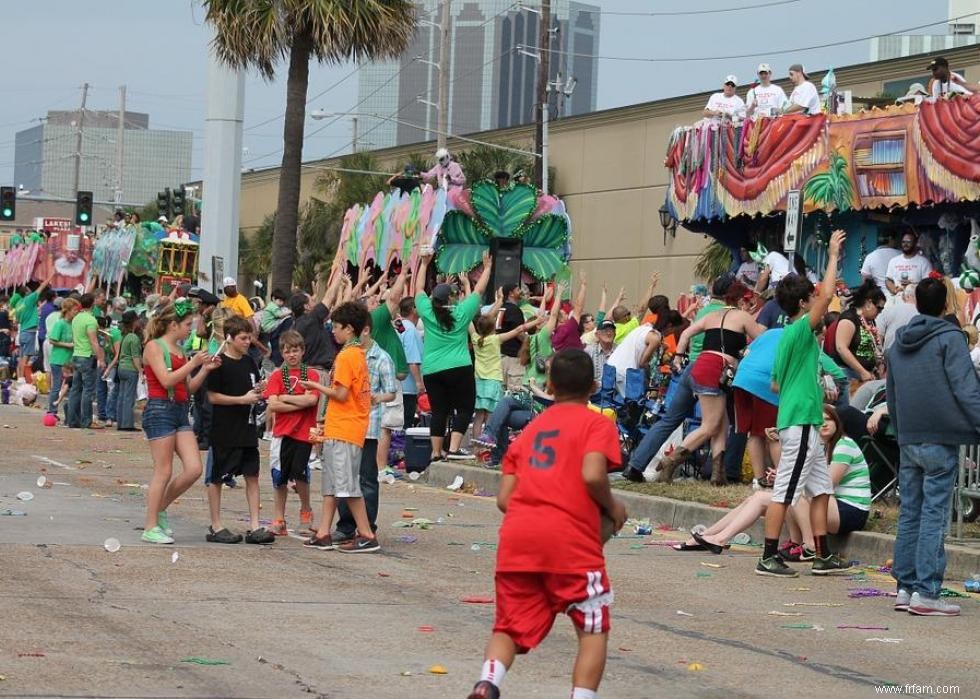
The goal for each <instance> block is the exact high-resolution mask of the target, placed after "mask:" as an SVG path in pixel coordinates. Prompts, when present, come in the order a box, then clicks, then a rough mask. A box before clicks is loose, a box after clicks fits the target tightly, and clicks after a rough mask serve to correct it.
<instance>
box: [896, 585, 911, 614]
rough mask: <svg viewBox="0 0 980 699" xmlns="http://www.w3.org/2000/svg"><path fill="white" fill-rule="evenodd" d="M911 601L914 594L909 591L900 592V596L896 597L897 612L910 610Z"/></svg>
mask: <svg viewBox="0 0 980 699" xmlns="http://www.w3.org/2000/svg"><path fill="white" fill-rule="evenodd" d="M911 599H912V593H910V592H909V591H908V590H899V591H898V596H897V597H895V611H896V612H907V611H908V610H909V600H911Z"/></svg>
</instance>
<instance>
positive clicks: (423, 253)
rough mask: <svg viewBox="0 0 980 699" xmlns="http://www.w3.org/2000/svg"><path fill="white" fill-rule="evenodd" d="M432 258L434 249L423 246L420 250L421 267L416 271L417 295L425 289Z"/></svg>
mask: <svg viewBox="0 0 980 699" xmlns="http://www.w3.org/2000/svg"><path fill="white" fill-rule="evenodd" d="M431 259H432V251H431V250H430V249H429V248H423V249H422V250H420V251H419V268H418V270H416V272H415V296H418V295H419V294H421V293H422V292H423V291H425V279H426V277H428V276H429V275H428V272H429V261H430V260H431Z"/></svg>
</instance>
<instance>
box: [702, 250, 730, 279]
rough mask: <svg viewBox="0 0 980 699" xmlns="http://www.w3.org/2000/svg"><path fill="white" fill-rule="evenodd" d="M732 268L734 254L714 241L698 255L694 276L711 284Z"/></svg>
mask: <svg viewBox="0 0 980 699" xmlns="http://www.w3.org/2000/svg"><path fill="white" fill-rule="evenodd" d="M731 268H732V252H731V250H729V249H728V248H726V247H725V246H724V245H722V244H721V243H719V242H718V241H714V242H713V243H711V244H710V245H709V246H708V247H706V248H705V249H704V250H702V251H701V253H700V254H699V255H698V259H697V262H695V263H694V276H695V277H697V278H698V279H701V280H702V281H706V282H710V281H711V280H712V279H716V278H718V277H720V276H722V275H723V274H726V273H727V272H728V271H729V270H731Z"/></svg>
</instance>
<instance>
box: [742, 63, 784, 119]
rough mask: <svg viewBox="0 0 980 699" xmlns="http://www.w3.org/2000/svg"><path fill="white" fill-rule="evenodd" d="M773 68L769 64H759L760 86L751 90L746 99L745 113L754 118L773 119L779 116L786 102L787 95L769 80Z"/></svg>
mask: <svg viewBox="0 0 980 699" xmlns="http://www.w3.org/2000/svg"><path fill="white" fill-rule="evenodd" d="M771 76H772V68H771V67H770V66H769V64H768V63H760V64H759V84H758V85H756V86H755V87H753V88H752V89H751V90H749V94H748V95H746V97H745V113H746V114H747V115H748V116H750V117H752V116H761V117H771V116H776V115H777V114H779V113H780V112H781V111H782V109H783V103H784V102H786V93H785V92H783V88H781V87H780V86H779V85H773V84H772V83H771V82H770V81H769V79H770V77H771Z"/></svg>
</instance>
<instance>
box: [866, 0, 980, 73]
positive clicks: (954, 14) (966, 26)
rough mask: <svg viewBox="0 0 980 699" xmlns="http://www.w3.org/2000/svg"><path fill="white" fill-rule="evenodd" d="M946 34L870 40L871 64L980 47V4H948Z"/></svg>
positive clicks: (976, 0) (971, 0) (966, 0)
mask: <svg viewBox="0 0 980 699" xmlns="http://www.w3.org/2000/svg"><path fill="white" fill-rule="evenodd" d="M947 8H948V9H947V15H946V16H947V17H948V18H949V21H948V23H947V25H946V33H945V34H889V35H888V36H876V37H874V38H873V39H872V40H871V60H872V61H884V60H887V59H889V58H902V57H904V56H914V55H915V54H918V53H933V52H935V51H945V50H947V49H952V48H956V47H959V46H970V45H971V44H977V43H980V31H978V28H980V0H948V5H947Z"/></svg>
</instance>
